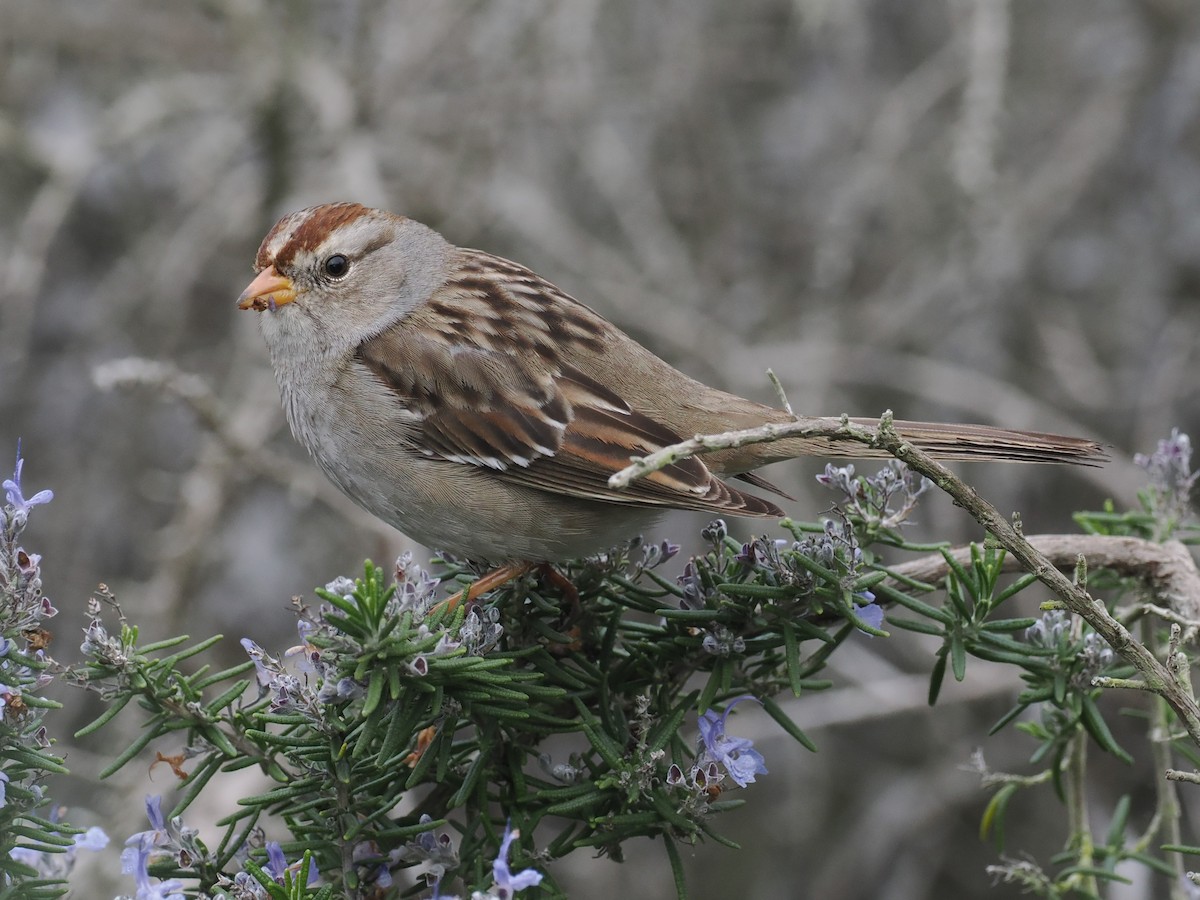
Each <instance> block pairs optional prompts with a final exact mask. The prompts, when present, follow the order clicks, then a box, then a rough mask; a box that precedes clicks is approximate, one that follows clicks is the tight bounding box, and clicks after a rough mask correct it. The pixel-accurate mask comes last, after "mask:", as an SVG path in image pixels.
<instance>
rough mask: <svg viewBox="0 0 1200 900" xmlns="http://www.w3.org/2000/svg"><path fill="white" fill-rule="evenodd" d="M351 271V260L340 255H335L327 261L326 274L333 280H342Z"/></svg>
mask: <svg viewBox="0 0 1200 900" xmlns="http://www.w3.org/2000/svg"><path fill="white" fill-rule="evenodd" d="M349 271H350V260H348V259H346V257H345V256H343V255H342V254H340V253H335V254H333V256H331V257H329V258H328V259H327V260H325V274H326V275H328V276H330V277H331V278H341V277H342V276H343V275H345V274H346V273H347V272H349Z"/></svg>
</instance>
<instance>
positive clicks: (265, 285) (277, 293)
mask: <svg viewBox="0 0 1200 900" xmlns="http://www.w3.org/2000/svg"><path fill="white" fill-rule="evenodd" d="M295 299H296V287H295V285H293V284H292V279H290V278H287V277H285V276H283V275H280V274H279V273H278V272H276V271H275V267H274V266H267V267H266V268H265V269H263V270H262V271H261V272H259V273H258V274H257V275H255V276H254V280H253V281H252V282H250V286H249V287H248V288H246V289H245V290H244V291H242V296H240V297H238V302H237V305H238V309H254V310H258V311H259V312H261V311H262V310H264V309H270V310H275V309H278V308H279V307H281V306H287V304H289V303H291V302H292V301H294V300H295Z"/></svg>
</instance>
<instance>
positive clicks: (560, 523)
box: [237, 202, 1106, 577]
mask: <svg viewBox="0 0 1200 900" xmlns="http://www.w3.org/2000/svg"><path fill="white" fill-rule="evenodd" d="M254 270H255V273H256V274H255V276H254V278H253V280H252V281H251V282H250V284H249V286H248V287H246V289H245V290H244V291H243V292H242V294H241V295H240V297H239V298H238V300H237V306H238V307H239V308H240V309H242V310H251V311H256V312H258V313H259V314H260V315H259V323H260V325H261V331H262V335H263V338H264V340H265V342H266V347H267V351H268V354H269V356H270V359H271V365H272V368H273V369H274V373H275V377H276V380H277V382H278V385H279V390H280V395H281V399H282V404H283V409H284V411H285V414H286V417H287V421H288V423H289V425H290V427H291V431H292V433H293V435H294V436H295V438H296V439H297V441H298V442H299V443H300V444H302V445H303V446H304V447H305V448H306V449H307V450H308V452H309V453H310V454H311V456H312V458H313V459H314V460H315V461H316V464H317V465H318V467H319V468H320V469H321V470H322V471H323V472H324V473H325V474H326V475H327V476H328V477H329V479H330V480H331V481H332V482H333V483H334V484H335V485H336V486H337V487H338V488H340V489H341V490H342V491H343V492H345V493H346V494H347V495H348V496H349V497H350V498H351V499H352V500H354V501H355V502H356V503H358V504H359V505H360V506H362V507H363V508H364V509H366V510H367V511H368V512H370V513H372V514H373V515H375V516H376V517H378V518H379V519H381V520H383V521H384V522H386V523H388V524H389V525H391V526H393V527H395V528H397V529H398V530H400V531H401V532H403V533H404V534H406V535H408V536H409V537H410V538H413V539H414V540H416V541H417V542H418V543H421V544H423V545H425V546H427V547H430V548H435V549H438V550H442V551H446V552H449V553H452V554H455V555H457V556H460V557H465V558H468V559H471V560H475V561H479V562H482V563H490V564H492V565H495V566H498V567H499V568H498V569H497V570H496V571H497V572H500V573H505V572H508V573H516V572H521V571H526V570H528V568H529V567H530V566H531V565H533V564H547V563H555V562H562V561H565V560H568V559H574V558H579V557H583V556H587V555H589V554H592V553H596V552H600V551H604V550H607V549H608V548H611V547H613V546H616V545H618V544H620V543H622V542H624V541H626V540H628V539H630V538H632V537H634V536H636V535H637V534H639V533H641V532H642V531H644V530H645V529H646V528H647V527H649V526H650V525H652V524H653V522H654V521H655V520H656V519H657V518H658V517H660V516H661V515H662V514H663V513H664V512H665V511H667V510H670V509H685V510H701V511H705V512H710V513H716V514H719V515H731V516H750V517H758V518H770V517H779V516H782V515H783V510H782V509H781V508H780V507H779V506H778V505H777V504H776V502H775V501H774V500H770V499H766V498H764V497H762V496H760V494H761V493H763V492H767V493H775V494H779V495H781V496H785V497H786V494H783V492H782V491H779V490H778V489H777V488H775V487H774V486H773V485H771V483H770V482H768V481H767V480H765V479H764V478H762V476H760V475H758V474H756V472H755V470H756V469H758V468H759V467H760V466H764V465H766V464H768V463H773V462H777V461H780V460H784V459H790V458H793V457H798V456H811V455H819V456H827V457H854V458H861V457H868V456H886V455H887V454H886V453H884V452H882V451H879V450H876V449H874V448H871V447H867V446H865V445H863V444H860V443H854V442H849V441H837V440H831V439H820V438H806V437H793V438H788V439H784V440H780V441H777V442H773V443H759V444H752V445H746V446H742V447H736V448H730V449H725V450H721V451H718V452H712V453H708V454H706V455H704V456H703V457H692V458H688V459H682V460H680V461H678V462H675V463H672V464H671V465H668V466H666V467H665V468H663V469H661V470H659V471H656V472H652V473H651V474H649V475H647V476H645V477H644V478H641V479H640V480H638V481H635V482H634V483H633V484H631V485H630V486H629V487H628V488H626V489H623V490H616V489H613V488H611V487H610V486H609V483H608V480H609V477H610V476H612V475H613V474H614V473H616V472H617V471H619V470H621V469H623V468H625V467H626V466H627V465H628V464H629V462H630V460H631V458H633V457H642V456H645V455H647V454H649V453H651V452H653V451H655V450H658V449H661V448H663V447H666V446H669V445H671V444H675V443H678V442H679V441H681V440H683V439H686V438H690V437H692V436H694V435H697V434H714V433H721V432H726V431H730V430H736V429H745V428H754V427H758V426H761V425H766V424H770V423H776V424H780V423H785V422H789V421H793V419H794V417H793V416H792V414H791V413H790V412H788V411H786V410H782V409H776V408H773V407H771V406H767V405H764V404H761V403H757V402H754V401H752V400H747V399H745V398H742V397H739V396H737V395H735V394H731V393H727V392H725V391H722V390H718V389H716V388H712V387H709V386H707V385H705V384H703V383H701V382H699V381H697V380H695V379H693V378H691V377H689V376H687V375H685V374H684V373H683V372H681V371H679V370H678V369H676V368H675V367H673V366H671V365H670V364H668V363H667V362H665V361H664V360H663V359H661V358H659V357H658V356H657V355H655V354H654V353H653V352H652V351H650V350H649V349H647V348H646V347H644V346H642V345H641V344H640V343H638V342H637V341H636V340H634V339H633V338H632V337H630V336H629V335H628V334H626V333H625V332H623V331H622V330H620V329H619V328H618V327H617V326H616V325H614V324H612V323H611V322H609V321H608V320H607V319H605V318H604V317H603V316H601V315H599V314H598V313H596V312H595V311H593V310H592V309H591V308H589V307H588V306H585V305H584V304H583V303H581V302H580V301H578V300H576V299H575V298H574V297H572V296H570V295H568V294H567V293H565V292H564V291H562V290H560V289H559V288H558V287H556V286H555V285H554V284H552V283H551V282H550V281H548V280H547V279H545V278H543V277H541V276H540V275H538V274H536V273H534V272H532V271H531V270H529V269H528V268H526V267H525V266H522V265H520V264H519V263H516V262H512V261H510V260H507V259H503V258H501V257H499V256H495V255H492V254H490V253H486V252H483V251H480V250H471V249H466V248H462V247H457V246H455V245H454V244H452V243H450V242H449V241H448V240H447V239H446V238H444V237H443V236H442V235H441V234H439V233H438V232H436V231H434V230H433V229H431V228H429V227H427V226H425V225H422V224H421V223H419V222H417V221H415V220H413V219H411V218H407V217H405V216H400V215H395V214H393V213H390V212H387V211H384V210H380V209H372V208H369V207H366V206H363V205H361V204H359V203H354V202H338V203H328V204H324V205H319V206H312V207H308V208H306V209H301V210H299V211H296V212H292V213H289V214H288V215H285V216H283V217H282V218H281V219H279V221H278V222H277V223H276V224H275V225H274V227H273V228H271V230H270V231H269V232H268V233H267V235H266V237H265V238H264V239H263V241H262V244H261V246H260V247H259V249H258V253H257V255H256V258H255V263H254ZM831 421H836V420H831ZM853 421H857V422H860V423H865V424H873V423H875V420H871V419H855V420H853ZM894 427H895V429H896V431H897V432H898V433H899V434H900V436H901V437H902V438H904V439H905V440H907V441H909V442H910V443H912V444H913V445H915V446H917V447H919V448H921V449H923V450H925V451H927V452H929V453H930V454H931V455H933V456H935V457H938V458H942V459H949V460H998V461H1009V462H1038V463H1073V464H1084V465H1097V464H1100V463H1102V462H1103V461H1104V460H1105V458H1106V456H1105V451H1104V448H1103V446H1102V445H1101V444H1099V443H1097V442H1095V441H1093V440H1090V439H1087V438H1079V437H1069V436H1063V435H1055V434H1042V433H1038V432H1029V431H1016V430H1011V429H1005V428H997V427H991V426H987V425H968V424H953V423H945V424H943V423H931V422H908V421H900V420H897V421H895V422H894ZM735 482H737V483H735ZM748 488H750V489H748ZM753 489H756V490H753ZM756 491H757V492H756ZM498 577H500V576H498ZM510 577H511V575H510Z"/></svg>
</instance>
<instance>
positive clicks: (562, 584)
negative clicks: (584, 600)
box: [537, 563, 583, 622]
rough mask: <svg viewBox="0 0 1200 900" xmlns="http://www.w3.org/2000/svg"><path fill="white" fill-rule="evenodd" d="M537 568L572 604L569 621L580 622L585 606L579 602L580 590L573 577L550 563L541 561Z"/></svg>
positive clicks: (543, 579)
mask: <svg viewBox="0 0 1200 900" xmlns="http://www.w3.org/2000/svg"><path fill="white" fill-rule="evenodd" d="M537 570H538V575H540V576H541V579H542V581H544V582H545V583H546V584H549V585H550V586H551V587H556V588H558V589H559V591H561V592H562V595H563V596H564V597H566V598H567V602H568V603H570V604H571V615H570V618H569V619H568V621H571V622H578V621H579V620H580V619H581V618H582V617H583V607H582V606H581V605H580V603H579V590H578V589H577V588H576V587H575V585H574V584H573V583H572V581H571V579H570V578H568V577H567V576H566V575H564V574H563V573H562V572H560V571H558V569H556V568H554V566H552V565H551V564H550V563H539V564H538V566H537Z"/></svg>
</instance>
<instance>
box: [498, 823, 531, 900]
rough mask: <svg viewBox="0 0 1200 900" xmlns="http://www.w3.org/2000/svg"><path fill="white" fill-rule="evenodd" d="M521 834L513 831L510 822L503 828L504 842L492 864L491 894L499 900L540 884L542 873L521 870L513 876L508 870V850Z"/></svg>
mask: <svg viewBox="0 0 1200 900" xmlns="http://www.w3.org/2000/svg"><path fill="white" fill-rule="evenodd" d="M520 834H521V832H519V831H514V830H513V827H512V822H511V821H509V822H508V823H507V824H506V825H505V826H504V840H502V841H501V842H500V852H499V853H497V854H496V861H495V862H493V863H492V878H493V879H494V880H495V882H496V883H495V885H493V887H492V890H491V893H492V894H493V895H494V896H496V897H499V898H500V900H508V898H509V897H511V896H512V895H513V894H515V893H517V891H523V890H525V888H527V887H533V886H534V885H536V884H541V883H542V877H543V876H542V873H541V872H535V871H534V870H533V869H523V870H521V871H520V872H517V873H516V874H515V875H514V874H513V873H512V872H510V871H509V868H508V848H509V847H510V846H511V845H512V842H513V841H514V840H515V839H516V838H518V837H519V836H520Z"/></svg>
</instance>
